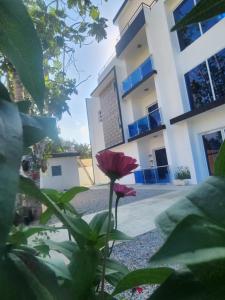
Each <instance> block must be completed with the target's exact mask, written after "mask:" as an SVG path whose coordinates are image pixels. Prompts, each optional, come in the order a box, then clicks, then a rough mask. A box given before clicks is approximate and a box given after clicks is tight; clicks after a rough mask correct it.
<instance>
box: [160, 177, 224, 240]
mask: <svg viewBox="0 0 225 300" xmlns="http://www.w3.org/2000/svg"><path fill="white" fill-rule="evenodd" d="M188 215H197V216H202V217H205V218H206V219H209V220H211V221H212V222H214V223H218V224H219V225H220V226H221V227H224V228H225V178H223V177H209V178H208V179H207V180H206V181H205V182H204V183H202V184H200V185H199V186H197V187H195V188H193V191H192V192H191V193H189V194H188V195H186V196H184V197H183V198H181V200H180V201H178V202H177V203H176V204H174V205H173V206H171V207H170V208H169V209H167V210H166V211H165V212H163V213H162V214H161V215H160V216H159V217H158V218H157V220H156V222H157V225H158V227H159V228H160V229H161V231H162V232H163V233H164V234H165V235H166V236H168V235H169V234H170V233H171V232H172V231H173V230H174V228H175V227H176V225H177V224H178V223H179V222H180V221H182V220H183V219H184V218H185V217H187V216H188Z"/></svg>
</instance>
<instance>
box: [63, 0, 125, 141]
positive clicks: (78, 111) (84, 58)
mask: <svg viewBox="0 0 225 300" xmlns="http://www.w3.org/2000/svg"><path fill="white" fill-rule="evenodd" d="M95 2H96V3H97V4H98V6H99V9H100V12H101V15H102V17H104V18H106V19H108V28H107V39H106V40H103V41H102V42H100V43H99V44H98V43H97V42H93V43H91V44H90V45H88V46H83V47H82V48H80V49H78V50H77V55H76V60H77V68H78V70H79V77H80V78H79V79H80V81H82V80H84V79H86V78H87V77H89V76H90V78H89V79H88V80H87V81H86V82H84V83H83V84H81V85H80V86H79V87H78V95H73V96H72V97H71V101H69V102H68V103H69V107H70V112H71V116H69V115H68V114H67V113H65V114H64V115H63V118H62V120H61V121H60V122H59V123H58V125H59V128H60V136H61V137H62V138H63V139H65V140H75V141H76V142H78V143H88V144H89V143H90V141H89V132H88V121H87V114H86V102H85V99H86V98H89V97H90V94H91V92H92V91H93V90H94V89H95V87H96V86H97V79H98V72H99V71H100V70H101V69H102V67H103V66H104V65H105V63H106V62H107V60H108V59H109V58H110V56H111V55H112V54H113V49H114V47H115V44H116V39H117V37H118V35H119V31H118V28H117V27H116V26H114V25H113V23H112V20H113V18H114V16H115V15H116V13H117V11H118V9H119V8H120V6H121V5H122V3H123V0H108V1H107V2H105V1H104V0H96V1H95ZM75 77H76V78H77V77H78V74H75Z"/></svg>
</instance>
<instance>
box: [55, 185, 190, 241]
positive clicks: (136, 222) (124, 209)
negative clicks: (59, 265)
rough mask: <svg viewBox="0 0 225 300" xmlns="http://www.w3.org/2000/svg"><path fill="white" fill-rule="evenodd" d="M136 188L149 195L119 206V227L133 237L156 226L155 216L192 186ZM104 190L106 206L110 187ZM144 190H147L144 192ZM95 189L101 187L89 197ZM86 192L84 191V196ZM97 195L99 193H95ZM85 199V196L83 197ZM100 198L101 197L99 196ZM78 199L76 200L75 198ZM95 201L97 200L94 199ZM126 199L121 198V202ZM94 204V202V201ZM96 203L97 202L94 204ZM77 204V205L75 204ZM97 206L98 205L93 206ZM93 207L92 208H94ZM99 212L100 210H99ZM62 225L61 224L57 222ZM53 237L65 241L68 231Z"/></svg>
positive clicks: (88, 218)
mask: <svg viewBox="0 0 225 300" xmlns="http://www.w3.org/2000/svg"><path fill="white" fill-rule="evenodd" d="M135 189H136V190H137V191H138V190H140V191H139V193H138V194H139V195H140V197H142V196H143V195H148V196H150V197H147V198H146V199H143V200H140V197H139V198H138V199H139V200H138V199H135V197H132V201H133V202H132V203H128V204H124V203H123V205H121V206H120V207H119V210H118V229H119V230H121V231H123V232H124V233H126V234H127V235H129V236H131V237H135V236H139V235H141V234H144V233H146V232H149V231H151V230H153V229H154V228H155V218H156V217H157V216H158V215H159V214H160V213H161V212H163V211H165V210H166V209H167V208H168V207H169V206H171V205H172V204H174V203H175V202H176V201H178V200H179V199H180V198H181V197H182V196H184V194H186V193H188V192H189V191H190V190H191V189H192V187H191V186H187V187H175V186H146V187H143V186H135ZM100 190H101V193H102V190H104V191H105V192H104V195H105V196H106V197H104V203H105V207H104V208H106V207H107V200H106V199H107V196H108V188H107V187H104V188H101V189H100ZM143 190H145V192H144V193H143ZM93 191H99V189H98V188H97V189H96V188H94V189H93V190H91V191H89V192H88V193H89V194H88V197H89V196H90V195H91V193H93ZM84 195H85V193H83V196H82V197H84ZM94 196H95V197H96V196H98V194H96V195H94ZM82 199H84V198H82ZM97 199H99V198H97ZM75 201H76V200H75ZM90 201H91V200H90V199H89V198H88V201H87V202H84V204H85V205H87V203H89V202H90ZM93 201H96V200H95V199H93ZM122 201H124V199H121V202H122ZM92 205H93V203H92ZM94 205H95V204H94ZM75 206H76V205H75ZM93 207H95V208H96V206H93ZM93 207H92V208H91V209H93ZM98 212H99V210H98ZM95 214H96V212H95V213H92V214H86V215H85V216H84V217H83V218H84V220H85V221H87V222H90V220H91V219H92V218H93V217H94V215H95ZM56 225H57V226H60V224H56ZM51 238H52V239H54V240H57V241H64V240H65V239H67V238H68V235H67V231H66V230H61V231H59V232H57V233H56V234H51Z"/></svg>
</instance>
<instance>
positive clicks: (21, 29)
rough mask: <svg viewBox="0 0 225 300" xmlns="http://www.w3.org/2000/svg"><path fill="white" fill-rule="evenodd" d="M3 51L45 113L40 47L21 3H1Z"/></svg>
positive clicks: (14, 0) (18, 0) (0, 41)
mask: <svg viewBox="0 0 225 300" xmlns="http://www.w3.org/2000/svg"><path fill="white" fill-rule="evenodd" d="M0 51H1V52H2V53H3V54H4V55H5V56H6V57H7V58H8V59H9V60H10V61H11V62H12V64H13V65H14V66H15V68H16V71H17V72H18V74H19V76H20V78H21V80H22V83H23V84H24V86H25V87H26V89H27V90H28V92H29V93H30V94H31V96H32V97H33V99H34V100H35V102H36V104H37V106H38V107H39V109H40V110H42V109H43V105H44V92H45V88H44V76H43V56H42V49H41V43H40V40H39V38H38V36H37V33H36V31H35V29H34V25H33V22H32V20H31V18H30V17H29V15H28V13H27V11H26V8H25V6H24V5H23V2H22V0H10V1H8V0H1V1H0ZM19 100H21V99H19Z"/></svg>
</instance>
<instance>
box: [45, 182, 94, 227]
mask: <svg viewBox="0 0 225 300" xmlns="http://www.w3.org/2000/svg"><path fill="white" fill-rule="evenodd" d="M85 191H88V188H86V187H82V186H77V187H73V188H71V189H69V190H68V191H67V192H64V193H63V192H58V191H56V190H52V189H44V190H42V192H43V193H44V194H45V195H47V196H48V197H49V198H50V199H51V200H52V201H53V202H54V203H56V204H57V205H58V206H59V207H60V209H61V210H62V211H64V212H72V213H73V214H75V215H77V216H78V215H79V214H78V213H77V211H76V210H75V208H73V206H71V205H70V204H69V202H70V201H72V200H73V199H74V197H75V196H76V195H77V194H79V193H82V192H85ZM53 214H54V212H53V211H52V210H51V209H49V208H47V210H46V211H45V212H44V213H43V214H42V215H41V218H40V222H41V223H42V224H46V223H47V222H48V221H49V220H50V218H51V217H52V215H53Z"/></svg>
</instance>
